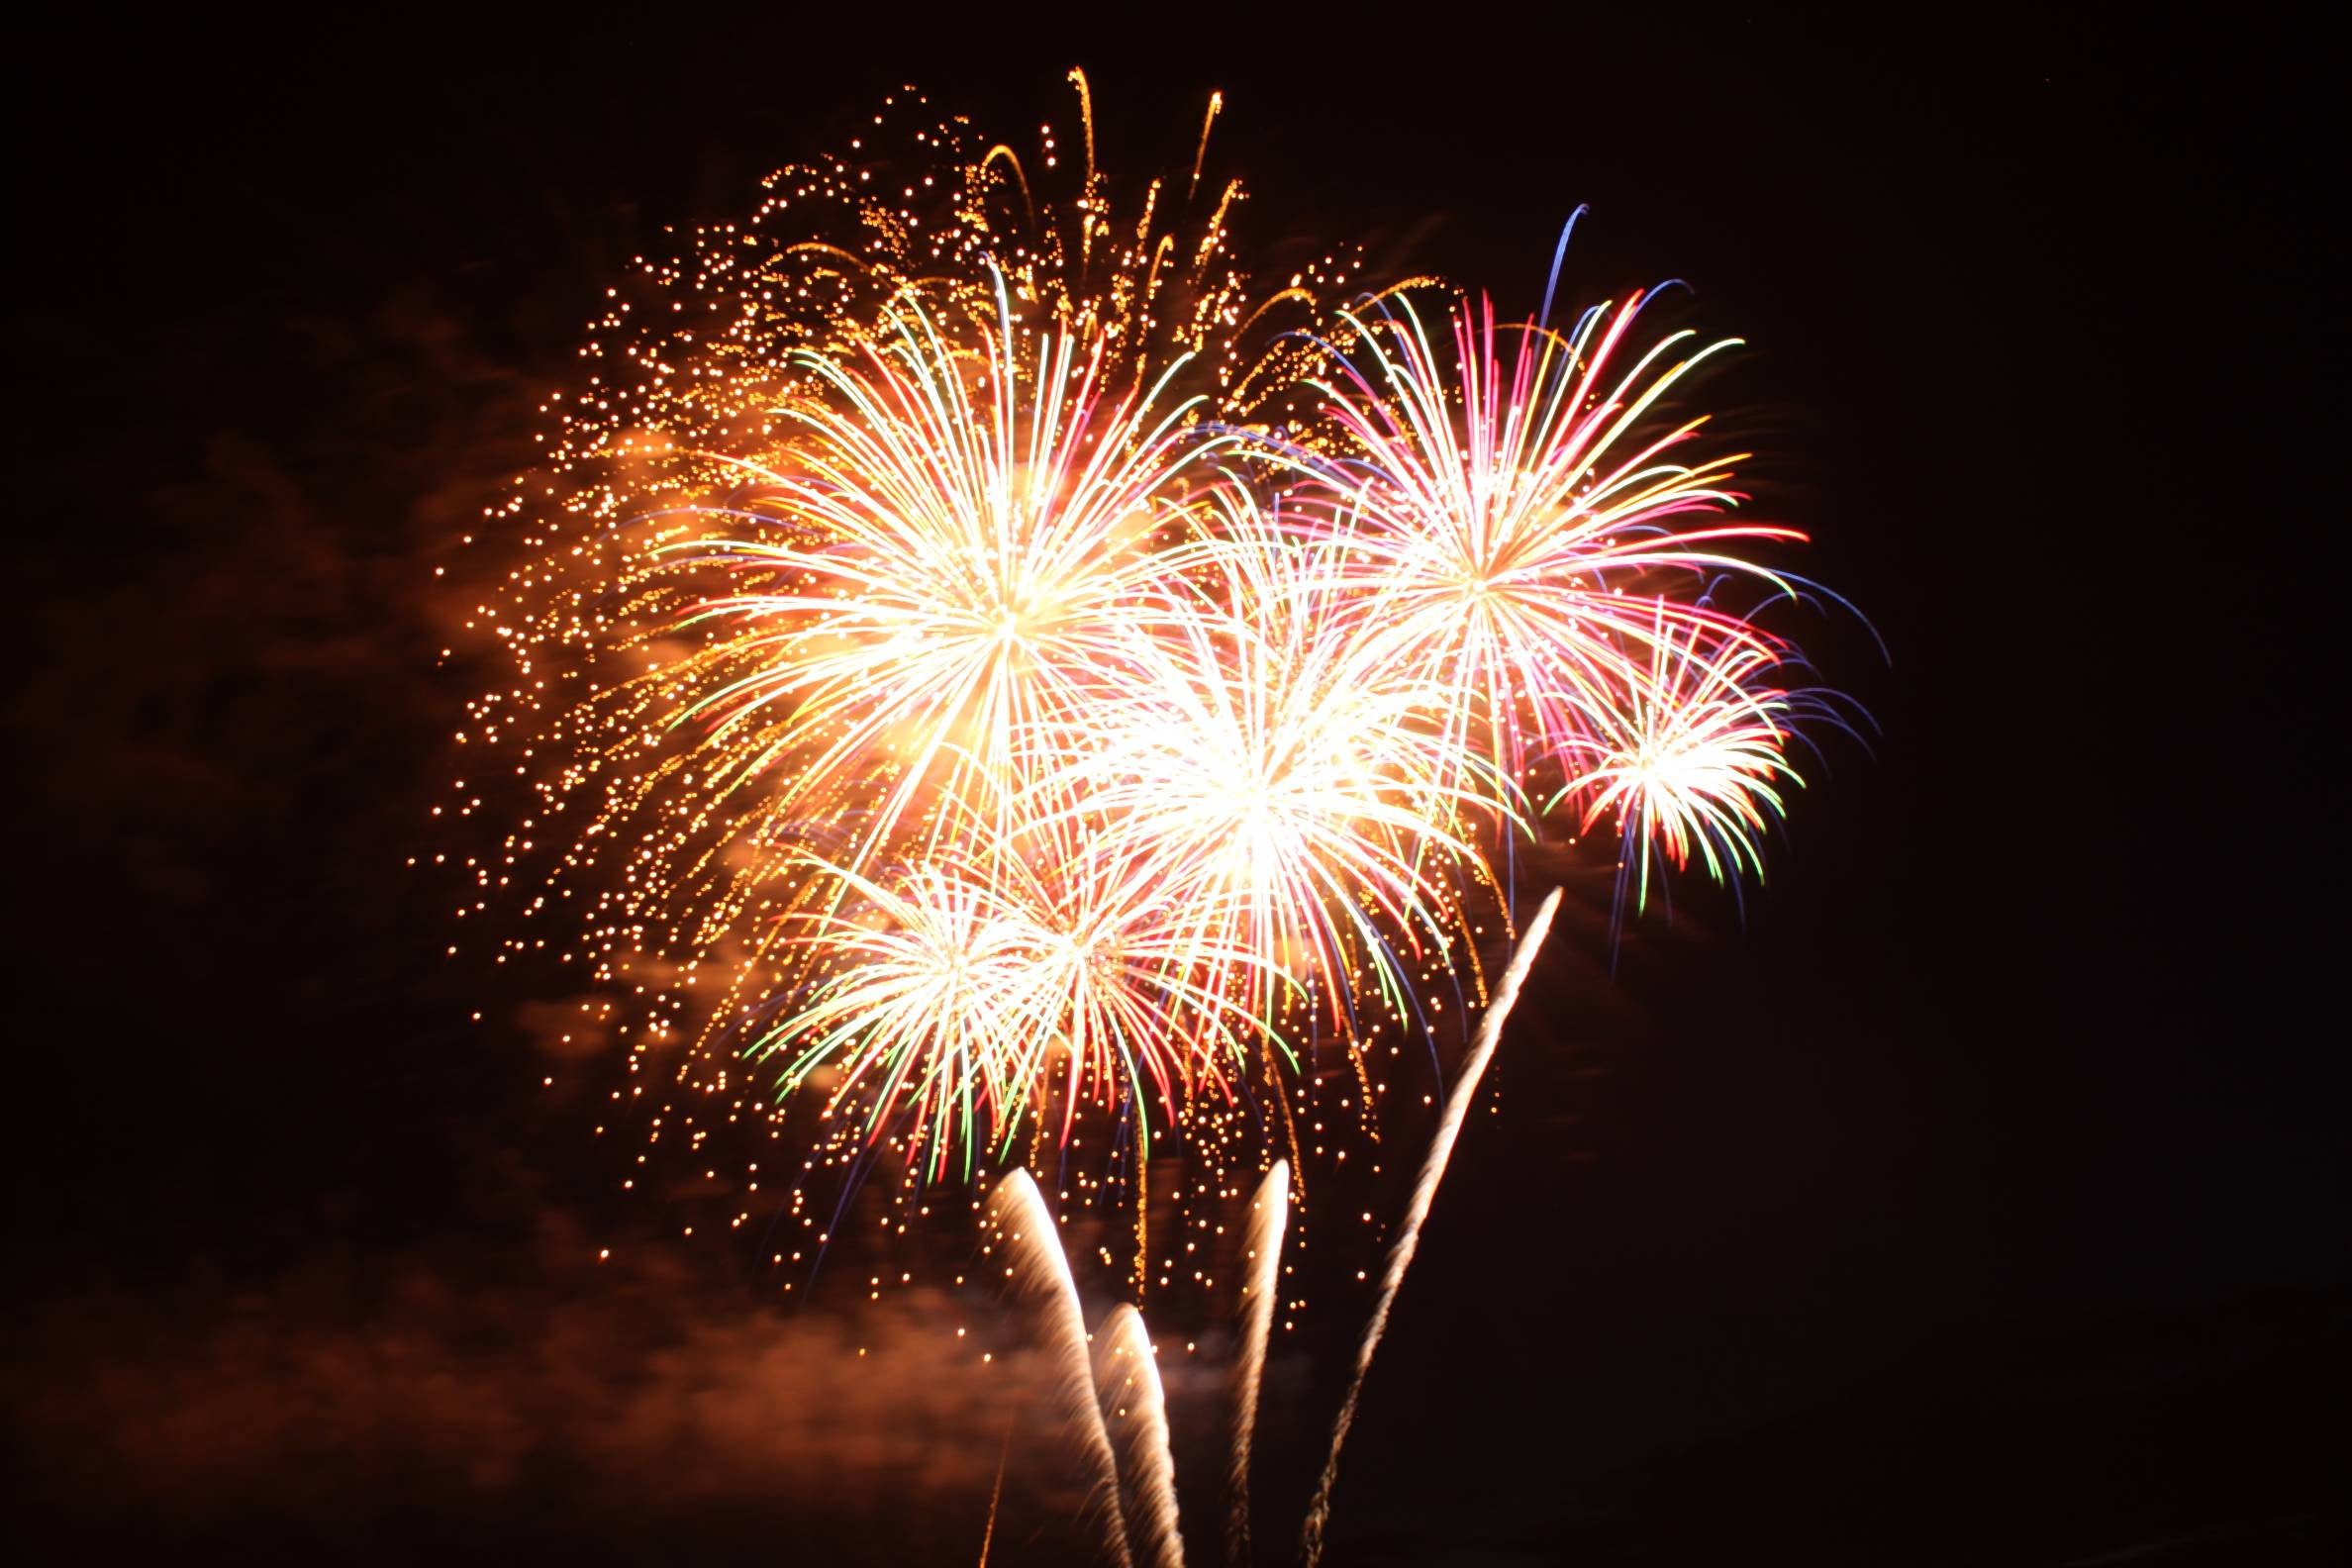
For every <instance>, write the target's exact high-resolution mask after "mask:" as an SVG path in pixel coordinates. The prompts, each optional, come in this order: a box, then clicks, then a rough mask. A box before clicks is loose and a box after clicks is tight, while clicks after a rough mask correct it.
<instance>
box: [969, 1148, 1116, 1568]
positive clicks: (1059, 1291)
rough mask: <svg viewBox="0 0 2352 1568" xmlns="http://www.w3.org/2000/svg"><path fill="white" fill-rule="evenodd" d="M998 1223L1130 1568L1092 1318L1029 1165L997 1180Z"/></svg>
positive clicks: (1107, 1529)
mask: <svg viewBox="0 0 2352 1568" xmlns="http://www.w3.org/2000/svg"><path fill="white" fill-rule="evenodd" d="M994 1207H995V1209H996V1211H997V1216H998V1221H999V1224H1000V1225H1001V1226H1002V1229H1003V1234H1004V1238H1005V1242H1006V1244H1007V1245H1008V1246H1009V1247H1010V1248H1011V1249H1012V1256H1013V1261H1012V1263H1011V1264H1010V1265H1009V1272H1010V1273H1011V1274H1012V1276H1013V1283H1014V1286H1015V1288H1016V1289H1018V1290H1020V1291H1021V1292H1022V1293H1023V1294H1025V1295H1027V1296H1029V1297H1030V1298H1031V1299H1032V1300H1034V1301H1035V1302H1036V1303H1037V1304H1038V1308H1039V1312H1038V1319H1039V1322H1040V1323H1041V1325H1042V1326H1043V1329H1044V1332H1045V1340H1046V1345H1045V1348H1046V1353H1047V1354H1048V1356H1050V1357H1051V1359H1052V1361H1053V1364H1054V1365H1055V1366H1056V1367H1058V1368H1059V1369H1060V1374H1061V1375H1060V1377H1059V1379H1058V1388H1057V1392H1058V1393H1059V1395H1060V1397H1061V1402H1062V1405H1063V1408H1064V1409H1065V1410H1067V1411H1068V1412H1069V1419H1070V1425H1071V1427H1072V1429H1073V1430H1074V1431H1075V1432H1076V1434H1077V1437H1078V1445H1079V1447H1080V1448H1081V1449H1083V1450H1084V1453H1085V1458H1086V1463H1087V1466H1088V1468H1089V1469H1090V1470H1092V1471H1093V1472H1094V1483H1093V1486H1092V1488H1091V1489H1090V1492H1089V1497H1088V1501H1089V1503H1090V1504H1099V1506H1100V1508H1101V1510H1102V1515H1101V1518H1102V1524H1103V1552H1104V1555H1105V1556H1106V1557H1108V1558H1109V1559H1110V1560H1111V1561H1112V1562H1113V1563H1115V1564H1117V1565H1118V1568H1131V1564H1132V1563H1133V1561H1134V1559H1133V1558H1132V1557H1131V1556H1129V1555H1128V1553H1127V1518H1126V1515H1125V1513H1124V1511H1122V1510H1121V1508H1120V1506H1119V1459H1118V1457H1117V1455H1115V1454H1114V1453H1113V1452H1112V1449H1111V1434H1110V1431H1109V1430H1108V1429H1107V1428H1106V1427H1105V1426H1104V1424H1103V1408H1102V1406H1101V1405H1100V1404H1098V1403H1097V1402H1096V1397H1095V1380H1094V1364H1093V1362H1092V1360H1091V1359H1090V1358H1089V1357H1088V1355H1087V1350H1086V1317H1085V1315H1084V1313H1082V1312H1081V1311H1080V1310H1079V1306H1078V1284H1077V1282H1076V1281H1075V1280H1073V1279H1071V1278H1070V1260H1069V1258H1068V1257H1067V1256H1065V1255H1064V1253H1063V1252H1062V1245H1061V1236H1060V1233H1059V1232H1058V1231H1057V1230H1056V1229H1055V1227H1054V1224H1053V1213H1052V1211H1051V1210H1049V1209H1047V1208H1046V1207H1045V1197H1044V1194H1042V1193H1040V1192H1038V1191H1037V1184H1036V1181H1035V1180H1034V1179H1033V1178H1031V1177H1030V1175H1029V1172H1028V1171H1027V1170H1024V1169H1016V1170H1014V1171H1013V1172H1012V1173H1011V1174H1010V1175H1008V1176H1007V1177H1006V1178H1005V1179H1004V1180H1003V1181H1001V1182H999V1183H997V1189H996V1203H995V1206H994Z"/></svg>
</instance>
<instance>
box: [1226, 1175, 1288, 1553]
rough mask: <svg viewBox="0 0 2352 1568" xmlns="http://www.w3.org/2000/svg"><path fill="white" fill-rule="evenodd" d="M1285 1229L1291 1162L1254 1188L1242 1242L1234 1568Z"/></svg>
mask: <svg viewBox="0 0 2352 1568" xmlns="http://www.w3.org/2000/svg"><path fill="white" fill-rule="evenodd" d="M1289 1226H1290V1162H1289V1161H1288V1160H1276V1161H1275V1162H1274V1166H1273V1169H1271V1170H1269V1171H1267V1172H1266V1177H1265V1180H1263V1181H1261V1182H1259V1183H1258V1190H1257V1196H1256V1198H1254V1199H1253V1200H1251V1202H1250V1206H1249V1226H1248V1228H1247V1229H1246V1230H1245V1231H1243V1232H1242V1241H1241V1247H1242V1257H1243V1261H1244V1263H1245V1265H1246V1269H1247V1272H1246V1273H1244V1274H1243V1276H1242V1284H1241V1349H1240V1357H1239V1359H1238V1360H1236V1361H1235V1362H1234V1363H1233V1428H1232V1446H1231V1452H1230V1453H1229V1454H1228V1455H1227V1456H1226V1461H1225V1465H1226V1468H1225V1484H1226V1489H1227V1491H1228V1492H1229V1493H1230V1494H1231V1497H1232V1513H1231V1515H1230V1516H1228V1517H1227V1519H1226V1520H1225V1557H1226V1559H1227V1560H1228V1561H1230V1562H1231V1563H1233V1564H1234V1565H1235V1568H1243V1565H1246V1564H1247V1563H1248V1561H1249V1450H1250V1442H1251V1439H1252V1438H1253V1437H1254V1436H1255V1435H1256V1432H1257V1407H1258V1381H1259V1379H1260V1378H1261V1377H1262V1376H1263V1374H1264V1372H1265V1368H1266V1336H1267V1334H1268V1333H1269V1331H1271V1329H1272V1328H1273V1326H1274V1298H1275V1295H1276V1293H1277V1292H1278V1291H1279V1290H1280V1289H1281V1280H1282V1238H1283V1235H1284V1233H1285V1231H1287V1230H1288V1229H1289Z"/></svg>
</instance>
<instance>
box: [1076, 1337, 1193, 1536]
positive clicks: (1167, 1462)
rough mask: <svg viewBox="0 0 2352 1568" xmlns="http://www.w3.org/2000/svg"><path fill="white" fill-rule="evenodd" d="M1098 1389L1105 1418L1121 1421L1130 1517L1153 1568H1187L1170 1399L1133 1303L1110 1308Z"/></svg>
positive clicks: (1099, 1353)
mask: <svg viewBox="0 0 2352 1568" xmlns="http://www.w3.org/2000/svg"><path fill="white" fill-rule="evenodd" d="M1096 1339H1097V1343H1096V1346H1095V1389H1096V1392H1097V1394H1098V1395H1099V1396H1100V1399H1101V1405H1102V1409H1103V1414H1104V1419H1105V1420H1106V1421H1118V1422H1119V1423H1120V1434H1121V1439H1122V1440H1121V1442H1120V1444H1119V1446H1120V1448H1121V1449H1122V1450H1123V1451H1124V1452H1125V1454H1126V1457H1127V1462H1126V1463H1125V1464H1124V1465H1123V1466H1122V1467H1121V1468H1122V1470H1123V1471H1124V1472H1125V1474H1126V1476H1127V1518H1128V1519H1130V1520H1132V1521H1133V1524H1134V1527H1135V1531H1136V1533H1137V1534H1138V1535H1140V1536H1141V1537H1142V1541H1141V1550H1140V1551H1139V1552H1137V1554H1136V1555H1137V1556H1138V1557H1139V1558H1141V1560H1142V1561H1143V1562H1145V1563H1147V1564H1149V1565H1150V1568H1184V1537H1183V1535H1181V1534H1180V1533H1178V1531H1177V1527H1176V1460H1175V1456H1174V1455H1173V1454H1171V1453H1170V1452H1169V1451H1168V1400H1167V1393H1166V1391H1165V1390H1164V1389H1162V1388H1161V1386H1160V1375H1159V1362H1158V1361H1157V1360H1156V1359H1155V1357H1154V1354H1153V1351H1152V1348H1151V1334H1150V1332H1149V1330H1147V1329H1146V1328H1145V1327H1144V1325H1143V1315H1142V1314H1141V1313H1140V1312H1138V1311H1136V1310H1135V1307H1134V1305H1133V1304H1132V1303H1130V1302H1121V1303H1120V1304H1119V1305H1118V1306H1116V1307H1114V1308H1112V1309H1111V1316H1110V1317H1109V1318H1108V1319H1106V1320H1105V1321H1104V1323H1103V1327H1102V1329H1101V1331H1100V1332H1099V1333H1098V1334H1097V1335H1096Z"/></svg>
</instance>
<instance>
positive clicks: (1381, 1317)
mask: <svg viewBox="0 0 2352 1568" xmlns="http://www.w3.org/2000/svg"><path fill="white" fill-rule="evenodd" d="M1559 907H1560V890H1559V889H1558V888H1554V889H1552V891H1551V892H1550V893H1548V894H1546V895H1544V900H1543V903H1542V904H1541V905H1539V906H1538V907H1537V908H1536V911H1535V916H1534V918H1533V919H1532V920H1530V921H1528V922H1527V929H1526V931H1525V933H1524V934H1522V935H1521V936H1520V937H1519V948H1518V950H1517V951H1516V952H1514V953H1513V954H1512V957H1511V963H1510V966H1509V967H1507V968H1506V969H1505V970H1504V971H1503V980H1502V983H1501V984H1500V985H1499V986H1497V987H1496V989H1495V998H1494V1000H1493V1001H1492V1002H1490V1003H1488V1004H1487V1010H1486V1014H1485V1016H1484V1017H1482V1018H1480V1019H1479V1021H1478V1033H1477V1035H1476V1037H1475V1038H1473V1039H1472V1041H1471V1043H1470V1054H1469V1055H1468V1056H1467V1057H1465V1058H1464V1059H1463V1062H1462V1067H1461V1071H1460V1073H1459V1074H1458V1075H1457V1076H1456V1077H1455V1079H1454V1085H1453V1089H1452V1090H1451V1091H1450V1092H1449V1093H1448V1094H1447V1095H1446V1097H1445V1114H1444V1116H1442V1117H1441V1118H1439V1119H1438V1123H1437V1131H1436V1134H1435V1135H1434V1136H1433V1137H1431V1138H1430V1140H1429V1152H1428V1153H1427V1154H1426V1155H1424V1156H1423V1157H1422V1159H1421V1175H1420V1176H1419V1177H1418V1178H1416V1180H1415V1181H1414V1184H1413V1198H1412V1201H1411V1202H1410V1203H1408V1204H1407V1205H1406V1207H1405V1222H1404V1224H1403V1225H1400V1226H1399V1227H1398V1230H1397V1239H1396V1240H1395V1241H1394V1242H1393V1243H1391V1245H1390V1247H1389V1253H1388V1260H1387V1261H1386V1262H1385V1263H1384V1264H1382V1266H1381V1271H1380V1290H1379V1293H1378V1295H1377V1296H1375V1297H1374V1299H1373V1305H1372V1318H1371V1321H1370V1322H1369V1323H1366V1324H1365V1326H1364V1335H1363V1338H1362V1339H1361V1340H1360V1341H1359V1342H1358V1343H1357V1346H1356V1359H1355V1371H1354V1375H1353V1376H1352V1377H1350V1378H1349V1380H1348V1384H1347V1398H1346V1399H1345V1400H1344V1401H1343V1402H1342V1403H1341V1404H1340V1407H1339V1419H1338V1421H1335V1422H1333V1423H1332V1426H1331V1449H1330V1454H1329V1456H1328V1457H1327V1458H1326V1459H1325V1460H1324V1461H1323V1477H1322V1479H1321V1480H1319V1481H1318V1482H1317V1483H1316V1486H1315V1502H1314V1504H1313V1505H1312V1506H1311V1507H1310V1508H1309V1509H1308V1511H1307V1529H1306V1534H1305V1536H1304V1539H1303V1543H1302V1550H1303V1553H1304V1555H1305V1557H1306V1561H1307V1564H1308V1568H1314V1565H1315V1564H1316V1563H1317V1562H1318V1561H1320V1560H1321V1559H1322V1557H1323V1527H1324V1525H1325V1524H1327V1523H1328V1522H1329V1520H1330V1517H1331V1488H1332V1486H1333V1485H1334V1484H1335V1483H1336V1482H1337V1481H1338V1479H1339V1447H1340V1444H1342V1443H1344V1442H1346V1441H1347V1432H1348V1428H1349V1427H1351V1426H1353V1425H1354V1424H1355V1414H1356V1403H1357V1401H1358V1400H1359V1399H1360V1398H1361V1397H1362V1395H1363V1392H1364V1374H1365V1373H1366V1372H1368V1371H1370V1370H1371V1368H1372V1357H1373V1354H1374V1353H1375V1352H1376V1351H1378V1350H1379V1349H1380V1339H1381V1335H1382V1334H1383V1333H1385V1332H1386V1331H1387V1329H1388V1320H1389V1309H1390V1308H1391V1307H1393V1306H1395V1305H1396V1301H1397V1291H1398V1289H1399V1288H1400V1287H1401V1286H1403V1284H1404V1283H1405V1271H1406V1270H1407V1269H1408V1268H1410V1267H1412V1266H1413V1254H1414V1253H1415V1252H1416V1251H1417V1250H1419V1248H1420V1246H1421V1223H1422V1222H1423V1221H1425V1220H1426V1219H1428V1217H1429V1205H1430V1204H1431V1203H1433V1202H1435V1201H1436V1197H1437V1184H1438V1183H1439V1182H1441V1181H1443V1180H1444V1179H1445V1168H1446V1165H1447V1164H1448V1162H1450V1161H1451V1160H1452V1158H1453V1146H1454V1140H1455V1139H1456V1138H1457V1137H1459V1136H1460V1135H1461V1131H1462V1122H1463V1119H1464V1118H1466V1117H1468V1116H1469V1114H1470V1102H1471V1101H1472V1100H1474V1099H1476V1098H1477V1096H1478V1083H1479V1080H1480V1079H1481V1078H1482V1077H1484V1076H1485V1074H1486V1066H1487V1062H1488V1061H1489V1060H1491V1059H1492V1058H1493V1056H1494V1054H1495V1044H1496V1042H1497V1041H1498V1040H1500V1039H1501V1038H1502V1037H1503V1023H1504V1020H1506V1019H1508V1018H1509V1017H1511V1007H1512V1004H1513V1003H1514V1002H1517V1001H1518V1000H1519V985H1520V983H1521V982H1522V981H1524V980H1525V979H1526V978H1527V971H1528V970H1529V969H1530V968H1532V967H1534V963H1535V955H1536V953H1537V952H1538V951H1540V950H1541V949H1542V946H1543V938H1544V934H1545V933H1546V932H1547V931H1549V930H1550V929H1551V921H1552V914H1553V912H1554V911H1556V910H1557V909H1558V908H1559Z"/></svg>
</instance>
